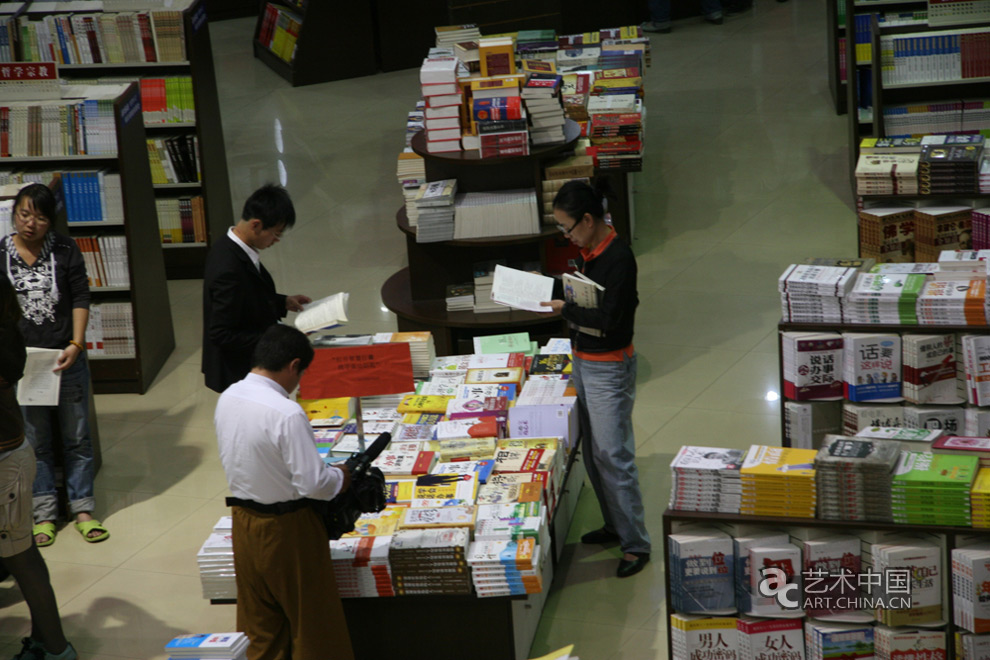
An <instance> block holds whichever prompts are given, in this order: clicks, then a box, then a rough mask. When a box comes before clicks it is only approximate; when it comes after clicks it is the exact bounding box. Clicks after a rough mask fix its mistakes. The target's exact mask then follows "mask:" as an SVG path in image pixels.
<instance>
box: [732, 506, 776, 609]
mask: <svg viewBox="0 0 990 660" xmlns="http://www.w3.org/2000/svg"><path fill="white" fill-rule="evenodd" d="M725 531H726V532H729V533H730V534H732V551H733V553H734V554H735V557H736V565H735V571H734V572H735V579H734V581H733V582H734V585H735V590H736V609H738V610H739V611H740V612H742V613H743V614H745V613H748V612H750V611H752V609H753V597H754V595H755V596H756V597H757V598H759V596H760V593H759V590H758V589H756V590H754V589H753V566H754V564H752V563H751V561H750V559H751V556H750V553H749V549H750V548H772V547H775V546H776V547H779V546H784V545H787V544H788V543H789V542H790V538H789V537H788V535H787V534H786V533H785V532H775V531H772V530H769V529H763V528H752V527H750V526H748V525H734V526H729V527H727V528H726V529H725ZM756 568H757V570H759V569H761V568H763V567H762V566H757V567H756Z"/></svg>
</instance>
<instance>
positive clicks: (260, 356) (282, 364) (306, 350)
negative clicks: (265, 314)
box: [251, 323, 314, 372]
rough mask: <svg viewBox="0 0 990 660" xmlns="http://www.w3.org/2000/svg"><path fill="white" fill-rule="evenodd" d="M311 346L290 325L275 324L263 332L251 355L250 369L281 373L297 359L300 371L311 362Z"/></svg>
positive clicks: (302, 335) (301, 334)
mask: <svg viewBox="0 0 990 660" xmlns="http://www.w3.org/2000/svg"><path fill="white" fill-rule="evenodd" d="M313 355H314V352H313V346H312V344H310V343H309V339H308V338H307V337H306V335H304V334H303V333H302V332H300V331H299V330H296V329H295V328H293V327H292V326H291V325H284V324H282V323H276V324H275V325H273V326H272V327H270V328H268V329H267V330H265V332H264V334H262V335H261V339H259V340H258V345H257V346H255V347H254V353H253V354H252V355H251V368H252V369H253V368H255V367H261V368H262V369H265V370H266V371H272V372H275V371H282V369H285V368H286V367H287V366H289V363H290V362H292V361H293V360H295V359H296V358H299V369H300V371H302V370H304V369H306V368H307V367H309V365H310V364H311V363H312V362H313Z"/></svg>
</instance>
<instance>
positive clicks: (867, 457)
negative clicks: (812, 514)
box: [815, 435, 901, 522]
mask: <svg viewBox="0 0 990 660" xmlns="http://www.w3.org/2000/svg"><path fill="white" fill-rule="evenodd" d="M900 453H901V450H900V443H898V442H897V441H892V440H872V439H868V438H848V437H845V436H838V435H829V436H826V438H825V442H824V443H823V444H822V448H821V449H819V450H818V455H817V456H815V480H816V482H817V487H818V516H819V517H820V518H823V519H825V520H876V521H880V522H890V521H891V519H892V516H891V508H890V502H891V499H890V498H891V491H890V488H891V487H890V472H891V470H893V469H894V466H895V465H896V464H897V460H898V458H899V457H900Z"/></svg>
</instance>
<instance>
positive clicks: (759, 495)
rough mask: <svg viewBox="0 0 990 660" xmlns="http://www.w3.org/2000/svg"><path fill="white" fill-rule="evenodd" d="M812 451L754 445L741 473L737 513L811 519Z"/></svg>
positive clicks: (813, 489) (747, 454) (813, 486)
mask: <svg viewBox="0 0 990 660" xmlns="http://www.w3.org/2000/svg"><path fill="white" fill-rule="evenodd" d="M817 453H818V452H816V451H815V450H814V449H794V448H791V447H770V446H766V445H753V446H751V447H750V448H749V451H748V452H747V453H746V457H745V458H744V459H743V466H742V469H741V470H740V478H741V481H742V506H741V507H740V510H739V512H740V513H742V514H748V515H757V516H783V517H788V518H814V517H815V503H816V500H817V493H816V490H815V467H814V466H815V456H816V455H817Z"/></svg>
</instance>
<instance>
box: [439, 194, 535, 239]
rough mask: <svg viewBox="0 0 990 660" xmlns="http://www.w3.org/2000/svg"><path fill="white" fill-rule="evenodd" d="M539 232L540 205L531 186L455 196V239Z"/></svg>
mask: <svg viewBox="0 0 990 660" xmlns="http://www.w3.org/2000/svg"><path fill="white" fill-rule="evenodd" d="M420 222H421V223H422V217H421V218H420ZM539 232H540V207H539V204H538V202H537V198H536V190H535V189H533V188H528V189H521V190H499V191H492V192H476V193H464V194H460V195H457V197H456V198H455V201H454V234H453V238H454V239H458V240H459V239H466V238H486V237H491V236H519V235H522V234H538V233H539Z"/></svg>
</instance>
